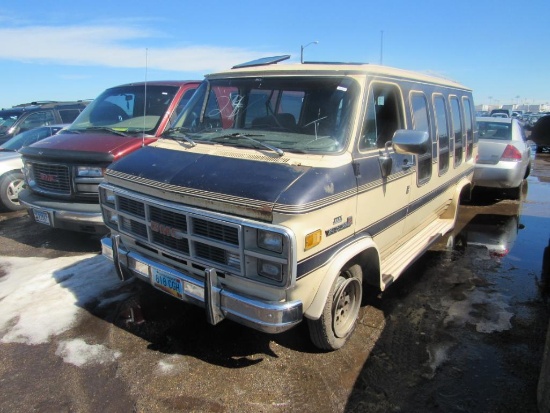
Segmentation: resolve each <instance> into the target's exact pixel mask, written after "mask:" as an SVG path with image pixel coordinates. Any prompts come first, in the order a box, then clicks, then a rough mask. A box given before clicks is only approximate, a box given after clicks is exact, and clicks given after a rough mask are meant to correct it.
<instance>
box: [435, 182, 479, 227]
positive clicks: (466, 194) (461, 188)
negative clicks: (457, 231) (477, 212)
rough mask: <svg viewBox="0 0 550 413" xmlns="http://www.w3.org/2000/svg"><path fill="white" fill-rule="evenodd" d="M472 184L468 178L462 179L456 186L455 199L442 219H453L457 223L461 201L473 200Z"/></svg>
mask: <svg viewBox="0 0 550 413" xmlns="http://www.w3.org/2000/svg"><path fill="white" fill-rule="evenodd" d="M471 192H472V183H471V182H470V180H469V179H468V178H462V179H461V180H460V181H459V182H458V183H457V185H456V190H455V193H454V195H453V199H452V200H451V203H450V205H449V207H448V208H447V210H446V211H445V212H444V213H443V214H442V216H441V218H446V219H452V220H453V222H456V218H457V216H458V208H459V206H460V201H461V199H466V200H469V199H470V198H471Z"/></svg>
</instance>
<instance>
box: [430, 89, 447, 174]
mask: <svg viewBox="0 0 550 413" xmlns="http://www.w3.org/2000/svg"><path fill="white" fill-rule="evenodd" d="M434 108H435V124H436V128H437V140H438V142H439V175H443V174H444V173H445V172H446V171H447V170H448V169H449V126H448V120H447V107H446V105H445V99H444V98H443V96H441V95H436V96H435V97H434Z"/></svg>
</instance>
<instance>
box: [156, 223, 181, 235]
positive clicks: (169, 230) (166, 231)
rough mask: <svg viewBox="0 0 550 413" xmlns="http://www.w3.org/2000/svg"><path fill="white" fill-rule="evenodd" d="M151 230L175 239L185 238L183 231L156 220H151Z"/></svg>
mask: <svg viewBox="0 0 550 413" xmlns="http://www.w3.org/2000/svg"><path fill="white" fill-rule="evenodd" d="M151 230H152V231H154V232H158V233H159V234H162V235H166V236H168V237H172V238H175V239H182V238H183V233H182V231H181V230H179V229H177V228H173V227H169V226H168V225H164V224H160V223H158V222H156V221H151Z"/></svg>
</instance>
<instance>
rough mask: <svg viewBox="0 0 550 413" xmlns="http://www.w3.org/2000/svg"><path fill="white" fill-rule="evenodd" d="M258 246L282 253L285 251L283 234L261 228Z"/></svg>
mask: <svg viewBox="0 0 550 413" xmlns="http://www.w3.org/2000/svg"><path fill="white" fill-rule="evenodd" d="M258 247H260V248H263V249H265V250H269V251H273V252H277V253H279V254H280V253H282V252H283V236H282V234H279V233H277V232H271V231H264V230H259V231H258Z"/></svg>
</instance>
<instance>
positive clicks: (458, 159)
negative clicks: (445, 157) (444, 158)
mask: <svg viewBox="0 0 550 413" xmlns="http://www.w3.org/2000/svg"><path fill="white" fill-rule="evenodd" d="M451 119H452V121H453V138H454V143H455V167H457V166H458V165H460V164H461V163H462V148H463V146H464V143H463V142H462V140H463V135H462V116H461V113H460V102H459V101H458V98H457V97H456V96H453V97H451Z"/></svg>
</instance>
